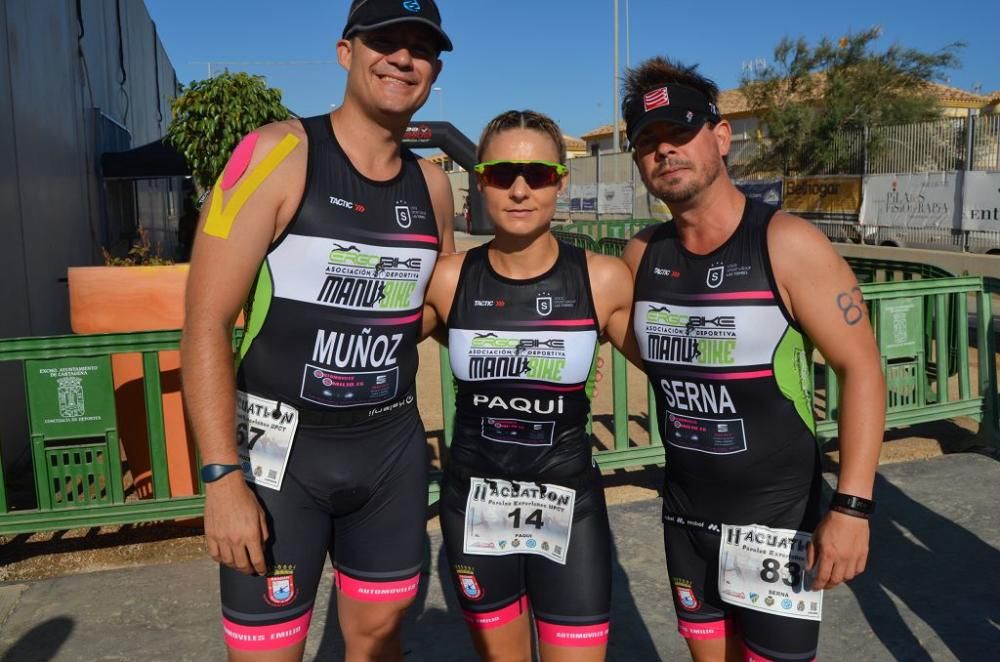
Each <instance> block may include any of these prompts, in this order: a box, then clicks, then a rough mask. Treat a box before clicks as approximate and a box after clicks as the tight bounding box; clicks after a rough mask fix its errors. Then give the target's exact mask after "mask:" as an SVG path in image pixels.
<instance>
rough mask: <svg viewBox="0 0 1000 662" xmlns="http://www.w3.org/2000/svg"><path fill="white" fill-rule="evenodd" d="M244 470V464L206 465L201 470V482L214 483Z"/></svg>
mask: <svg viewBox="0 0 1000 662" xmlns="http://www.w3.org/2000/svg"><path fill="white" fill-rule="evenodd" d="M242 470H243V465H242V464H206V465H205V466H203V467H202V468H201V480H202V482H203V483H214V482H215V481H217V480H219V479H220V478H222V477H223V476H225V475H226V474H229V473H232V472H234V471H242Z"/></svg>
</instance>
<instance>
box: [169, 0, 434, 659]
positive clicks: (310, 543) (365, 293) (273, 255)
mask: <svg viewBox="0 0 1000 662" xmlns="http://www.w3.org/2000/svg"><path fill="white" fill-rule="evenodd" d="M342 5H343V7H344V9H345V10H346V13H347V21H346V25H345V27H344V31H343V33H342V35H343V38H342V39H340V40H339V41H338V42H337V59H338V61H339V63H340V65H341V66H342V67H343V68H344V69H345V70H346V71H347V85H346V91H345V93H344V97H343V100H342V102H341V103H340V104H339V106H338V107H337V109H336V110H334V111H332V112H330V113H325V114H323V115H318V116H315V117H305V118H301V119H294V120H288V121H285V122H278V123H275V124H270V125H267V126H264V127H261V128H259V129H258V130H256V131H254V132H253V133H251V134H250V135H248V136H247V137H246V138H244V140H243V142H242V143H241V144H240V146H238V147H237V148H236V149H235V150H234V152H233V155H232V157H231V159H230V161H229V164H228V165H227V166H226V168H225V171H224V172H223V174H222V176H221V177H220V178H219V181H218V183H217V184H216V185H215V187H214V188H213V191H212V194H211V197H210V198H209V200H208V201H207V202H206V203H205V206H204V210H205V213H204V214H203V218H202V220H201V223H200V225H199V232H198V233H197V237H198V238H197V240H196V241H195V244H194V252H193V256H192V263H191V272H190V279H189V283H188V293H187V317H186V323H185V328H184V334H183V340H182V343H181V351H182V354H183V357H184V359H183V360H184V397H185V403H186V408H187V412H188V415H189V419H190V421H191V425H192V429H193V430H194V433H195V438H196V439H197V442H198V447H199V451H200V457H201V460H202V461H203V463H204V465H203V467H202V474H201V475H202V479H203V481H204V482H205V537H206V541H207V544H208V551H209V553H210V555H211V556H212V557H213V558H214V559H215V560H217V561H218V562H219V564H220V594H221V602H222V631H223V633H224V636H225V642H226V645H227V647H228V655H229V659H230V660H234V661H242V660H269V661H285V660H301V659H302V657H303V653H304V651H305V645H306V636H307V633H308V631H309V625H310V622H311V619H312V614H313V607H314V602H315V597H316V590H317V586H318V584H319V581H320V578H321V575H322V574H323V571H324V570H323V569H324V565H325V562H326V560H327V559H329V560H330V561H331V563H332V565H333V580H334V583H335V585H336V591H335V595H336V601H337V610H336V613H337V620H338V622H339V625H340V630H341V633H342V634H343V639H344V649H345V653H344V657H345V658H346V659H347V660H351V661H355V660H402V659H403V651H402V645H401V642H400V626H401V622H402V619H403V614H404V612H405V610H406V608H407V607H408V606H409V605H411V604H412V603H413V602H414V600H415V599H416V596H417V592H418V591H417V589H418V584H419V581H420V576H421V568H422V567H423V563H424V540H425V535H426V533H425V522H426V514H427V513H426V503H427V469H428V467H427V448H426V446H427V435H426V433H425V431H424V428H423V425H422V423H421V421H420V416H419V413H418V411H417V404H416V393H415V385H416V374H417V356H418V355H417V342H418V341H419V339H420V334H421V330H422V328H421V314H422V309H423V303H424V291H425V289H426V287H427V284H428V283H429V281H430V276H431V273H432V271H433V268H434V264H435V261H436V260H437V256H438V254H439V253H451V252H453V251H454V237H453V232H452V229H451V219H452V217H453V215H454V205H453V202H452V195H451V187H450V184H449V183H448V178H447V176H446V175H445V174H444V173H443V172H442V171H441V169H440V168H438V167H437V166H435V165H434V164H432V163H430V162H428V161H426V160H424V159H420V158H418V157H417V156H416V155H415V154H413V153H412V152H410V151H409V150H408V149H406V148H404V147H403V146H402V139H403V136H404V134H405V132H406V129H407V126H408V125H409V122H410V119H411V118H412V116H413V114H414V113H415V112H416V111H417V110H418V109H419V108H420V107H421V106H423V104H424V103H425V102H426V101H427V98H428V96H429V95H430V93H431V89H432V86H433V85H434V81H435V80H436V79H437V76H438V74H439V73H440V71H441V67H442V62H441V60H440V58H439V56H440V54H441V52H442V51H450V50H451V48H452V44H451V41H450V40H449V39H448V36H447V35H446V34H445V32H444V29H443V27H442V23H441V15H440V13H439V11H438V8H437V5H436V4H435V3H434V1H433V0H419V1H418V0H355V1H354V2H352V3H350V7H349V8H348V3H347V2H346V0H343V1H342ZM243 203H246V204H245V205H244V204H243ZM244 302H247V307H248V310H249V312H248V317H247V323H246V329H247V333H246V334H245V335H244V336H243V341H242V343H241V346H240V348H239V352H238V356H237V357H235V358H236V364H237V368H236V370H235V371H234V370H233V362H234V361H233V360H234V356H233V351H232V325H233V320H235V318H236V316H237V313H238V312H239V310H240V308H241V306H242V305H243V303H244Z"/></svg>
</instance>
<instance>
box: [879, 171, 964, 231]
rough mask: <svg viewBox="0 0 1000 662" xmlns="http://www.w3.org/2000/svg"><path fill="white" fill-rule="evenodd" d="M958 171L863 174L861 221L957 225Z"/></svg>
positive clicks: (886, 224)
mask: <svg viewBox="0 0 1000 662" xmlns="http://www.w3.org/2000/svg"><path fill="white" fill-rule="evenodd" d="M958 178H959V173H957V172H921V173H909V174H890V175H866V176H865V183H864V202H863V203H862V204H861V223H862V224H864V225H879V226H882V227H908V228H947V229H951V228H957V227H958V224H959V222H960V220H961V207H960V198H959V196H960V195H961V188H960V187H959V185H958V184H959V181H958Z"/></svg>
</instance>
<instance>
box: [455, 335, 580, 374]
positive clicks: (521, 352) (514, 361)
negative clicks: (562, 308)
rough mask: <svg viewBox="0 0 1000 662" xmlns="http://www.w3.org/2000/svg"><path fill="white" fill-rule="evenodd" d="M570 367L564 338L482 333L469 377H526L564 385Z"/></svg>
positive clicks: (475, 342)
mask: <svg viewBox="0 0 1000 662" xmlns="http://www.w3.org/2000/svg"><path fill="white" fill-rule="evenodd" d="M565 367H566V341H565V340H563V339H562V338H512V337H505V336H500V335H497V334H495V333H492V332H490V333H479V334H476V337H475V338H473V339H472V342H471V343H470V345H469V377H470V378H471V379H502V378H505V377H513V378H517V377H524V378H527V379H545V380H551V381H561V379H562V373H563V370H564V369H565Z"/></svg>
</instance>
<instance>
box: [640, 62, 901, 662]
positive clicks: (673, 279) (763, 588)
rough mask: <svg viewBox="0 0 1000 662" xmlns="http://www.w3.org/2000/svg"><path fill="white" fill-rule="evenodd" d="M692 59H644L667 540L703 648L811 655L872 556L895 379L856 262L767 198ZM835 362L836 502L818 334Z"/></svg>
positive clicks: (652, 313)
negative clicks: (832, 603) (817, 384)
mask: <svg viewBox="0 0 1000 662" xmlns="http://www.w3.org/2000/svg"><path fill="white" fill-rule="evenodd" d="M695 69H696V68H695V67H689V66H685V65H682V64H679V63H676V62H671V61H669V60H666V59H664V58H652V59H650V60H647V61H646V62H644V63H642V64H641V65H639V66H638V67H636V68H635V69H631V70H630V71H629V72H628V75H627V76H626V80H625V84H624V92H625V96H624V103H623V110H624V116H625V120H626V124H627V132H628V140H629V143H630V145H631V148H632V149H633V150H634V154H633V156H634V159H635V163H636V165H637V166H638V168H639V172H640V174H641V176H642V180H643V183H644V184H645V185H646V188H647V189H648V190H649V192H650V193H651V194H652V195H654V196H656V197H657V198H659V199H661V200H663V201H664V202H666V203H667V204H668V205H669V207H670V210H671V211H672V212H673V217H674V219H673V222H672V223H666V224H663V225H660V226H658V227H654V228H650V229H648V230H646V231H643V232H642V233H640V234H639V235H637V236H636V237H635V238H634V239H633V240H632V241H631V242H630V243H629V245H628V247H627V248H626V250H625V256H624V257H625V261H626V262H627V263H628V265H629V267H630V268H631V270H632V273H633V276H634V278H635V299H634V301H635V303H634V310H633V331H634V332H635V335H636V339H637V341H638V344H639V347H640V352H641V354H642V359H643V367H644V369H645V371H646V373H647V375H648V376H649V379H650V381H651V382H652V383H653V385H654V390H655V392H656V407H657V410H658V411H657V414H658V417H659V424H660V430H659V432H660V435H661V437H662V439H663V444H664V450H665V453H666V473H665V485H664V490H663V520H664V524H665V526H664V545H665V548H666V557H667V569H668V573H669V575H670V582H671V592H672V595H673V600H674V605H675V608H676V611H677V615H678V627H679V630H680V632H681V634H682V635H683V636H684V637H685V638H686V639H687V641H688V646H689V648H690V650H691V654H692V657H693V658H694V659H696V660H699V661H701V660H718V661H722V660H737V659H738V660H744V659H748V660H782V661H789V662H791V661H799V660H811V659H813V658H815V657H816V647H817V641H818V637H819V622H820V618H821V616H822V589H826V588H832V587H834V586H836V585H838V584H840V583H841V582H843V581H846V580H849V579H851V578H853V577H854V576H856V575H857V574H858V573H860V572H862V571H863V570H864V567H865V562H866V559H867V555H868V541H869V530H868V522H867V521H866V520H867V518H868V516H869V515H870V514H871V512H872V510H873V509H874V502H873V501H872V486H873V483H874V478H875V469H876V465H877V463H878V455H879V449H880V444H881V439H882V430H883V427H884V416H885V414H884V411H885V386H884V381H883V377H882V372H881V364H880V359H879V353H878V349H877V347H876V344H875V341H874V336H873V333H872V329H871V325H870V323H869V320H868V316H867V310H866V308H865V303H864V301H863V300H862V297H861V291H860V290H859V289H858V285H857V281H856V279H855V277H854V275H853V273H852V272H851V269H850V267H848V265H847V264H846V263H845V262H844V260H843V259H841V258H840V256H839V255H837V253H836V252H835V251H834V249H833V247H832V246H831V245H830V243H829V241H827V239H826V237H825V236H824V235H823V234H822V233H820V232H819V231H818V230H817V229H816V228H815V227H814V226H812V225H811V224H810V223H808V222H807V221H804V220H802V219H800V218H797V217H795V216H791V215H789V214H786V213H784V212H782V211H779V210H778V209H775V208H774V207H770V206H767V205H764V204H763V203H758V202H754V201H752V200H749V199H747V198H746V197H744V196H743V194H742V193H740V191H739V190H738V189H737V188H736V187H735V186H734V185H733V183H732V181H731V180H730V179H729V176H728V173H727V172H726V165H725V162H724V158H725V156H726V155H727V154H728V153H729V148H730V140H731V136H732V129H731V127H730V125H729V122H727V121H726V120H724V119H722V117H721V116H720V114H719V110H718V107H717V99H718V88H717V87H716V86H715V84H714V83H713V82H712V81H710V80H708V79H707V78H705V77H703V76H701V75H699V74H698V73H697V72H696V70H695ZM813 347H816V348H818V349H819V350H820V352H821V353H822V354H823V356H824V357H825V359H826V361H827V362H828V363H829V364H830V365H831V366H832V367H833V368H834V370H835V371H836V373H837V377H838V381H839V384H840V389H841V398H840V417H839V424H840V435H839V445H840V475H839V480H838V484H837V492H836V493H835V494H834V497H833V499H832V500H831V502H830V504H829V510H828V511H827V512H826V513H825V514H824V512H823V511H824V508H823V504H821V496H822V490H821V486H822V478H821V473H820V455H819V450H818V446H817V443H816V437H815V421H814V418H813V413H812V405H811V402H812V401H811V379H812V363H811V355H812V349H813Z"/></svg>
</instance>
